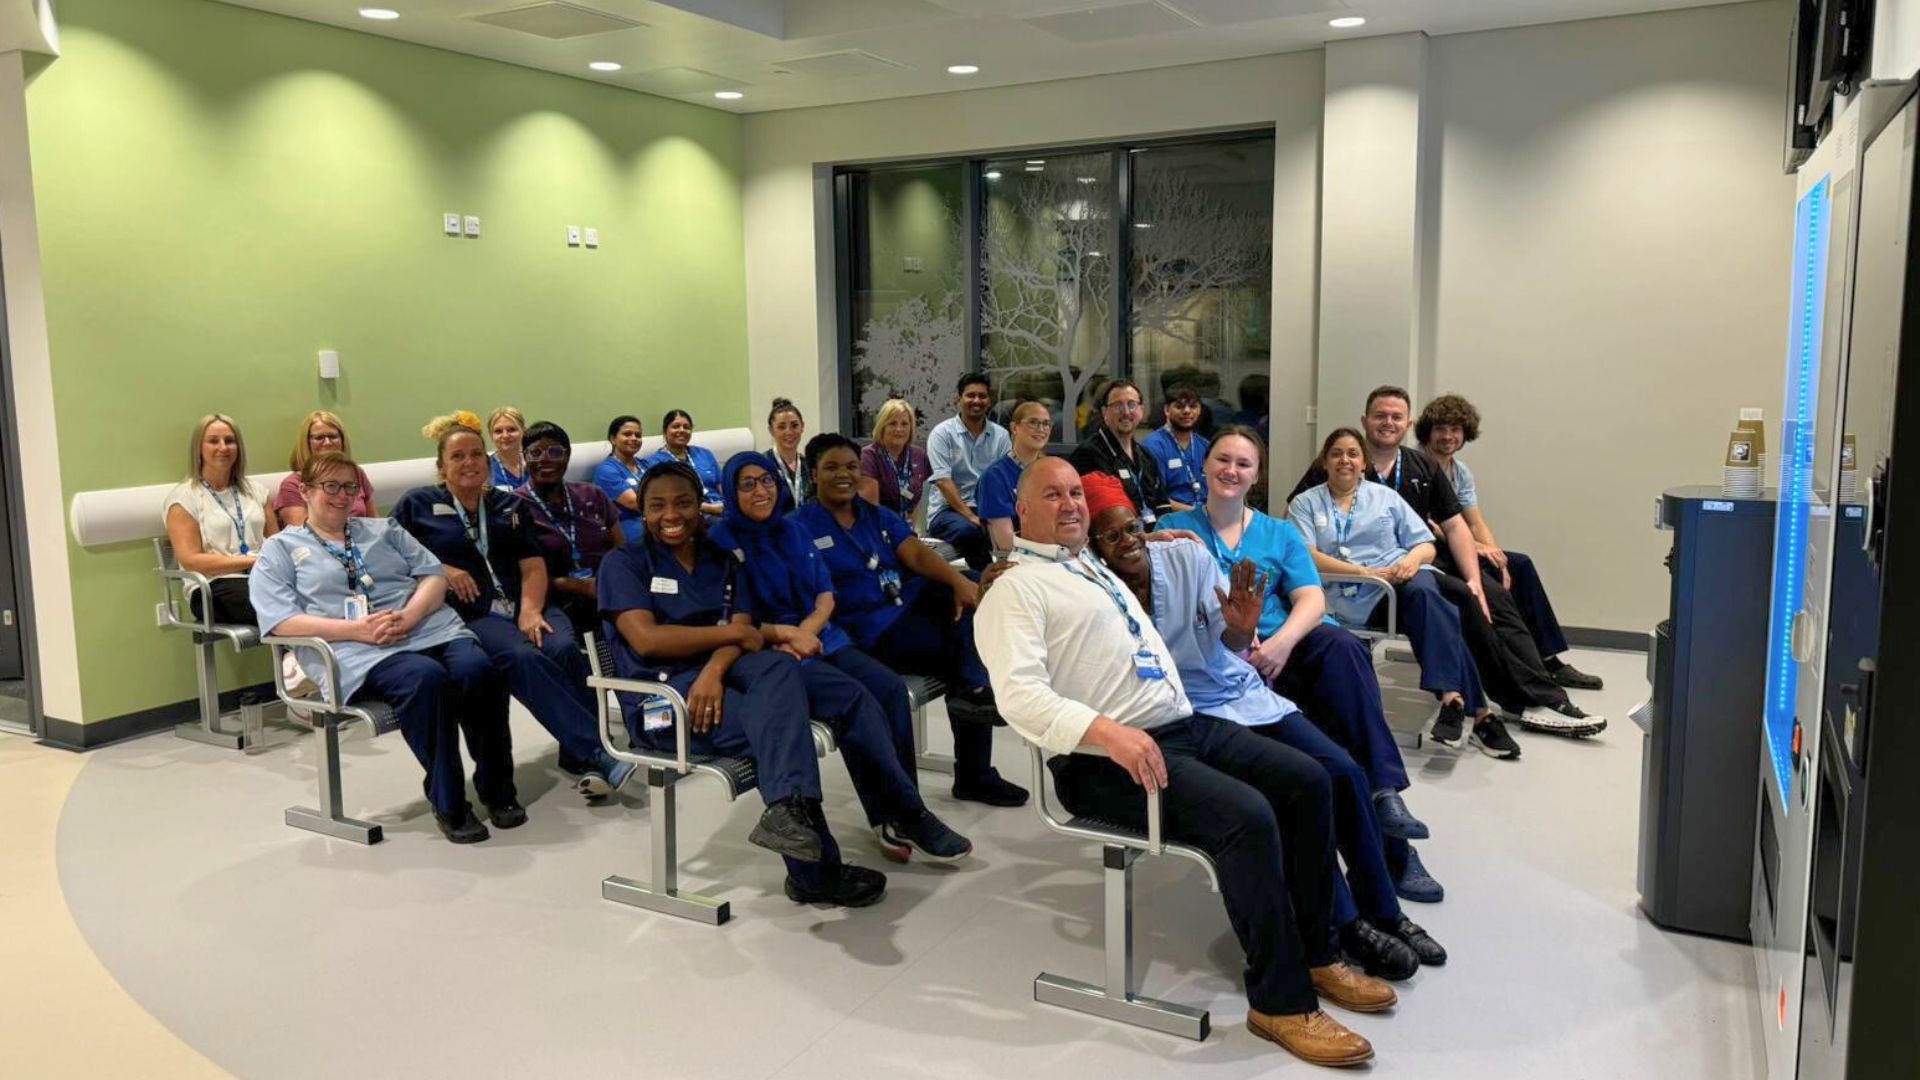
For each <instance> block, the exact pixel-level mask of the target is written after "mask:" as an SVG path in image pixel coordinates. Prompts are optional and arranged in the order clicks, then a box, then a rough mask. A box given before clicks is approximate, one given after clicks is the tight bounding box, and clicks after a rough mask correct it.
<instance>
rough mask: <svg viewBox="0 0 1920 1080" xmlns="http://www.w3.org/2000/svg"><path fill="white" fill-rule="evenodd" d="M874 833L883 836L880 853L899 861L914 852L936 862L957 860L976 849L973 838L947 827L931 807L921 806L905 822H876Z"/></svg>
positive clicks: (903, 860)
mask: <svg viewBox="0 0 1920 1080" xmlns="http://www.w3.org/2000/svg"><path fill="white" fill-rule="evenodd" d="M873 834H874V835H875V836H877V837H879V839H880V854H882V855H885V856H886V857H887V858H889V859H892V860H893V861H894V862H899V863H903V862H906V861H907V859H908V857H909V856H910V855H911V854H912V853H913V852H915V851H918V852H919V853H920V854H921V855H924V856H925V857H927V858H929V859H932V860H933V861H934V862H955V861H957V860H960V859H964V858H966V857H967V855H968V854H969V853H971V852H972V851H973V841H971V840H968V839H967V838H966V837H964V836H961V835H960V834H959V833H957V832H954V831H953V830H952V829H950V828H948V827H947V823H946V822H944V821H941V820H940V819H939V818H937V817H934V816H933V811H931V810H925V809H922V810H921V811H920V812H919V813H918V814H915V815H913V816H912V817H910V818H908V819H907V820H905V821H899V822H889V823H888V824H885V825H875V826H874V827H873Z"/></svg>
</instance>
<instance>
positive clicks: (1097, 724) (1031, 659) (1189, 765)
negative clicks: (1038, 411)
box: [975, 458, 1396, 1065]
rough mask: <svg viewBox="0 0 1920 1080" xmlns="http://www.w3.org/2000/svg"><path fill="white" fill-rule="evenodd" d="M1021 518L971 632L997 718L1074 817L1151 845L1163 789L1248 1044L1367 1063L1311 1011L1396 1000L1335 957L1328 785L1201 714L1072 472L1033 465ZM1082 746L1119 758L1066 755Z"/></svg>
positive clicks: (1358, 1048)
mask: <svg viewBox="0 0 1920 1080" xmlns="http://www.w3.org/2000/svg"><path fill="white" fill-rule="evenodd" d="M1016 512H1017V513H1018V514H1019V516H1020V531H1021V536H1020V538H1019V539H1018V540H1016V541H1015V545H1014V553H1013V561H1014V562H1015V563H1016V565H1015V566H1014V568H1013V569H1012V570H1009V571H1007V572H1006V573H1005V574H1003V575H1002V576H1001V577H1000V578H999V580H998V581H997V582H996V583H995V585H994V587H993V589H992V590H991V591H990V592H989V593H988V594H987V595H986V597H985V598H984V599H983V600H982V602H981V605H980V609H979V613H978V614H977V615H976V616H975V619H976V622H975V630H976V637H975V640H976V641H977V642H978V645H979V648H980V654H981V659H982V660H984V661H985V662H986V665H987V671H988V674H989V675H991V677H992V681H993V690H994V697H995V700H996V702H997V703H998V707H999V711H1000V715H1001V716H1002V717H1004V718H1005V719H1006V721H1007V723H1008V724H1009V725H1011V726H1012V727H1013V728H1014V730H1016V731H1018V732H1019V733H1020V734H1021V736H1022V737H1024V738H1026V739H1028V740H1030V741H1032V742H1035V743H1037V744H1039V745H1040V746H1041V747H1043V748H1045V749H1047V750H1049V751H1052V752H1053V753H1054V754H1057V755H1061V756H1059V757H1056V758H1055V759H1054V760H1053V761H1052V762H1051V763H1050V767H1051V768H1052V769H1053V772H1054V778H1055V781H1056V784H1057V787H1058V788H1059V792H1060V801H1061V802H1062V804H1064V805H1065V806H1066V807H1067V808H1068V809H1070V810H1072V811H1073V812H1074V813H1076V814H1083V815H1086V816H1090V817H1098V818H1101V819H1103V820H1107V821H1114V822H1118V823H1120V824H1122V825H1126V826H1130V827H1134V828H1139V829H1142V830H1144V829H1145V821H1146V807H1145V803H1144V800H1143V799H1142V798H1141V797H1140V791H1139V789H1141V788H1144V789H1145V790H1147V791H1159V792H1160V793H1161V804H1162V812H1163V815H1164V816H1163V819H1162V820H1163V826H1164V829H1165V834H1166V836H1167V837H1168V838H1169V839H1171V840H1177V841H1179V842H1182V843H1187V844H1192V845H1193V846H1195V847H1198V848H1200V849H1201V850H1203V851H1205V852H1206V853H1207V854H1208V855H1209V856H1211V857H1212V859H1213V861H1214V864H1215V866H1216V867H1217V869H1218V871H1219V876H1220V892H1221V896H1222V899H1223V900H1224V901H1225V903H1226V906H1227V915H1228V919H1229V921H1230V922H1231V923H1232V924H1233V928H1234V933H1235V935H1236V936H1237V937H1238V938H1239V939H1240V944H1241V947H1242V948H1243V949H1244V950H1245V951H1246V956H1247V968H1246V972H1245V979H1246V987H1247V1004H1248V1013H1247V1027H1248V1029H1249V1030H1251V1031H1252V1032H1253V1033H1254V1034H1256V1035H1259V1036H1260V1037H1262V1038H1264V1039H1268V1040H1270V1041H1272V1042H1276V1043H1278V1044H1280V1045H1281V1046H1283V1047H1285V1048H1286V1049H1287V1050H1289V1051H1292V1052H1293V1053H1294V1054H1295V1055H1297V1056H1299V1057H1301V1058H1303V1059H1304V1060H1307V1061H1311V1062H1314V1063H1316V1064H1322V1065H1357V1064H1359V1063H1361V1062H1363V1061H1367V1060H1370V1059H1371V1058H1372V1057H1373V1047H1372V1046H1371V1045H1370V1044H1369V1043H1368V1042H1367V1040H1366V1039H1364V1038H1362V1037H1360V1036H1359V1035H1357V1034H1355V1033H1353V1032H1351V1031H1349V1030H1347V1029H1346V1028H1345V1027H1344V1026H1342V1025H1341V1024H1340V1023H1339V1022H1338V1021H1336V1020H1334V1019H1333V1018H1332V1017H1330V1016H1328V1015H1327V1014H1326V1013H1325V1012H1322V1011H1321V1010H1320V1009H1319V1003H1318V1001H1317V998H1316V995H1318V996H1323V997H1326V998H1327V999H1328V1000H1330V1001H1333V1002H1334V1003H1335V1004H1339V1005H1342V1006H1344V1007H1346V1008H1349V1009H1353V1010H1355V1011H1359V1012H1378V1011H1381V1010H1384V1009H1387V1008H1390V1007H1391V1006H1392V1005H1393V1004H1394V1002H1395V1000H1396V998H1395V995H1394V992H1393V990H1392V988H1390V987H1388V986H1387V985H1386V984H1385V983H1382V982H1380V981H1379V980H1377V979H1374V978H1372V977H1370V976H1367V975H1363V974H1361V973H1359V972H1357V971H1354V970H1353V969H1352V968H1349V967H1348V966H1347V965H1346V964H1345V963H1342V962H1341V961H1340V959H1339V951H1338V949H1337V947H1336V945H1335V943H1334V936H1333V927H1332V909H1333V880H1332V876H1331V867H1332V866H1333V865H1334V863H1333V815H1332V805H1331V798H1332V795H1331V782H1330V780H1329V779H1328V777H1327V774H1326V770H1324V769H1322V768H1320V767H1319V765H1317V764H1316V763H1314V762H1313V760H1312V759H1311V758H1308V757H1306V756H1305V755H1303V754H1300V753H1298V752H1297V751H1292V750H1290V749H1289V748H1287V747H1284V746H1281V745H1279V744H1277V743H1274V742H1272V741H1271V740H1268V739H1263V738H1261V737H1260V736H1258V735H1255V734H1253V733H1252V732H1250V731H1248V730H1247V729H1246V728H1243V727H1241V726H1240V725H1238V724H1234V723H1231V722H1229V721H1226V720H1220V719H1216V718H1214V717H1210V716H1197V715H1194V712H1193V706H1192V705H1191V704H1190V703H1189V702H1188V700H1187V695H1186V691H1185V689H1184V687H1183V686H1182V685H1181V682H1180V673H1179V671H1178V669H1177V668H1176V667H1175V666H1174V662H1173V658H1172V655H1171V653H1170V652H1169V650H1168V649H1167V645H1166V642H1165V641H1163V640H1162V639H1161V637H1160V635H1159V633H1158V632H1157V631H1155V630H1154V628H1153V620H1152V619H1151V618H1150V617H1149V616H1148V615H1147V614H1146V612H1145V611H1144V610H1142V609H1141V607H1140V602H1139V600H1138V599H1137V598H1135V597H1134V595H1133V593H1132V592H1131V591H1130V590H1129V589H1127V588H1126V586H1125V585H1123V584H1121V583H1120V582H1119V581H1118V580H1117V579H1115V578H1114V576H1113V574H1112V573H1111V572H1110V571H1108V570H1107V569H1106V568H1105V567H1104V566H1102V565H1101V564H1100V562H1099V560H1098V559H1096V558H1094V557H1093V555H1092V554H1091V553H1089V552H1088V551H1087V550H1086V546H1087V526H1088V514H1087V503H1086V496H1085V494H1084V492H1083V490H1082V488H1081V483H1080V477H1079V476H1078V474H1077V473H1075V471H1074V469H1073V466H1072V465H1070V464H1069V463H1067V462H1065V461H1061V460H1059V459H1056V458H1043V459H1041V460H1040V461H1037V462H1035V463H1034V464H1033V465H1032V466H1030V467H1028V469H1027V470H1026V472H1025V473H1024V474H1022V476H1021V480H1020V492H1019V501H1018V503H1017V505H1016ZM1082 748H1085V749H1088V750H1098V751H1101V752H1104V754H1105V755H1106V758H1108V759H1111V760H1105V759H1102V758H1101V757H1098V756H1095V755H1093V754H1075V753H1074V752H1073V751H1075V750H1078V749H1082ZM1283 834H1284V837H1285V841H1286V842H1285V843H1283V842H1282V837H1283Z"/></svg>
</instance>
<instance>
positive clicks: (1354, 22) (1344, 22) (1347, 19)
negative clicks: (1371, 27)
mask: <svg viewBox="0 0 1920 1080" xmlns="http://www.w3.org/2000/svg"><path fill="white" fill-rule="evenodd" d="M1327 25H1328V26H1331V27H1333V28H1334V29H1335V30H1351V29H1353V28H1354V27H1356V26H1365V25H1367V20H1366V19H1364V18H1362V17H1361V16H1358V15H1342V16H1340V17H1339V18H1337V19H1333V20H1331V21H1329V22H1328V23H1327Z"/></svg>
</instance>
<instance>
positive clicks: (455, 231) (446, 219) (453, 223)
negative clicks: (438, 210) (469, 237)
mask: <svg viewBox="0 0 1920 1080" xmlns="http://www.w3.org/2000/svg"><path fill="white" fill-rule="evenodd" d="M441 222H442V226H443V227H444V228H445V229H446V230H447V235H448V236H459V235H460V215H459V214H446V215H444V216H443V217H442V219H441Z"/></svg>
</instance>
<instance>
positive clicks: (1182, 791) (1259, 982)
mask: <svg viewBox="0 0 1920 1080" xmlns="http://www.w3.org/2000/svg"><path fill="white" fill-rule="evenodd" d="M1149 734H1151V735H1152V736H1153V738H1154V740H1155V741H1156V742H1158V743H1159V744H1160V750H1161V753H1162V754H1163V755H1164V756H1165V758H1166V762H1167V787H1166V789H1165V790H1164V791H1162V792H1161V793H1160V807H1161V813H1162V815H1163V817H1162V820H1161V827H1162V828H1163V830H1164V831H1165V834H1166V837H1167V838H1168V839H1169V840H1177V841H1179V842H1181V843H1184V844H1192V845H1193V846H1195V847H1197V848H1199V849H1201V850H1202V851H1205V852H1206V853H1207V854H1208V855H1209V856H1211V857H1212V858H1213V862H1214V866H1215V867H1216V868H1217V869H1218V871H1219V874H1220V896H1221V899H1222V900H1223V901H1225V903H1226V906H1227V920H1228V922H1230V923H1232V924H1233V933H1234V936H1235V937H1237V938H1239V939H1240V947H1241V949H1243V950H1244V951H1245V952H1246V956H1247V970H1246V985H1247V1003H1248V1004H1249V1005H1251V1006H1253V1007H1254V1008H1255V1009H1257V1010H1259V1011H1260V1012H1263V1013H1267V1014H1269V1015H1279V1016H1291V1015H1297V1014H1300V1013H1307V1012H1312V1011H1314V1010H1315V1009H1318V1008H1319V1007H1320V1006H1319V1004H1318V1002H1317V999H1316V998H1315V996H1314V992H1313V982H1312V980H1311V979H1310V978H1309V977H1308V975H1307V969H1308V968H1309V967H1322V966H1325V965H1327V964H1330V963H1332V962H1333V960H1334V958H1335V957H1336V956H1337V955H1338V952H1337V949H1336V947H1335V944H1334V936H1333V923H1332V921H1331V917H1332V912H1333V879H1334V877H1335V875H1334V873H1333V865H1334V863H1333V831H1334V830H1333V808H1332V781H1331V780H1330V779H1328V777H1327V771H1326V770H1325V769H1322V768H1321V767H1320V766H1319V765H1318V764H1316V763H1315V762H1314V760H1313V759H1312V758H1310V757H1308V756H1307V755H1305V754H1303V753H1301V752H1300V751H1298V750H1295V749H1293V748H1291V747H1288V746H1284V745H1282V744H1280V743H1278V742H1275V741H1273V740H1271V739H1263V738H1261V737H1260V736H1258V735H1255V734H1254V733H1253V732H1251V731H1249V730H1247V729H1246V728H1243V727H1241V726H1240V725H1239V724H1234V723H1229V722H1228V721H1225V720H1219V719H1215V718H1214V717H1211V716H1191V717H1188V718H1186V719H1184V720H1176V721H1174V722H1173V723H1170V724H1163V725H1161V726H1160V727H1158V728H1155V729H1153V730H1152V731H1151V732H1150V733H1149ZM1048 765H1049V767H1050V768H1052V769H1053V773H1054V779H1055V783H1056V784H1057V786H1058V788H1059V791H1060V802H1061V804H1062V805H1064V806H1066V807H1067V809H1069V810H1071V811H1072V812H1073V813H1075V814H1083V815H1086V816H1089V817H1097V818H1101V819H1103V820H1106V821H1111V822H1114V823H1116V824H1119V825H1123V826H1127V827H1129V828H1135V829H1145V828H1146V819H1147V804H1146V799H1145V798H1144V797H1143V796H1142V794H1141V791H1140V786H1139V785H1138V784H1135V783H1134V782H1133V777H1131V776H1129V775H1127V772H1126V770H1125V769H1122V768H1121V767H1120V766H1118V765H1116V764H1114V763H1113V761H1111V760H1110V759H1108V758H1100V757H1092V756H1090V755H1085V754H1068V755H1065V756H1062V757H1056V758H1053V759H1051V760H1050V761H1049V762H1048ZM1282 838H1284V841H1283V839H1282ZM1289 901H1291V902H1289Z"/></svg>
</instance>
